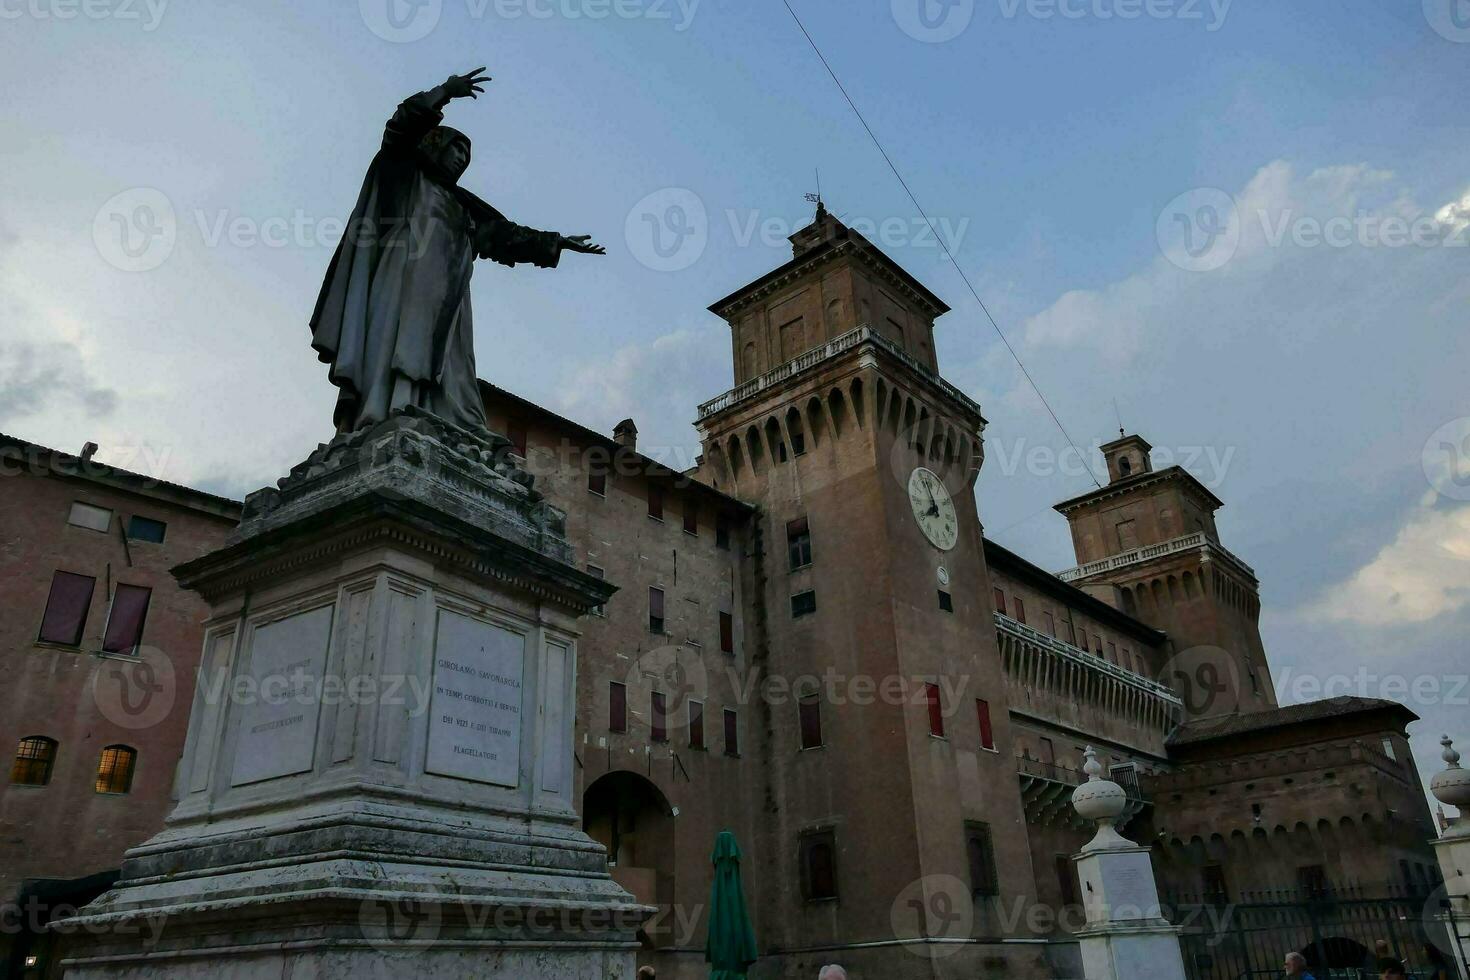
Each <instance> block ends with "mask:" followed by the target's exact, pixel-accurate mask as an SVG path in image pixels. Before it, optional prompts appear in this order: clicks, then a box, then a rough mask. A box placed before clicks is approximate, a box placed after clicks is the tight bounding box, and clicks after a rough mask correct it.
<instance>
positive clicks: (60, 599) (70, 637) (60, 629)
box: [40, 572, 97, 646]
mask: <svg viewBox="0 0 1470 980" xmlns="http://www.w3.org/2000/svg"><path fill="white" fill-rule="evenodd" d="M96 584H97V580H96V579H95V578H92V577H91V576H89V575H74V574H72V573H71V572H57V573H56V574H55V575H53V576H52V578H51V594H50V596H48V597H47V599H46V613H45V615H44V616H42V618H41V636H40V639H41V642H43V643H64V644H66V645H67V646H76V645H77V644H79V643H81V642H82V628H83V627H85V626H86V625H87V608H88V607H89V606H91V605H92V589H93V587H94V586H95V585H96Z"/></svg>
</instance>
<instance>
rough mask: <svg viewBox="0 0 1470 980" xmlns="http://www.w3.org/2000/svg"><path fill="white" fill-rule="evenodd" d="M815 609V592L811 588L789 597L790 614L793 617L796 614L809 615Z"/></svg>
mask: <svg viewBox="0 0 1470 980" xmlns="http://www.w3.org/2000/svg"><path fill="white" fill-rule="evenodd" d="M816 611H817V594H816V592H814V591H812V590H811V589H808V590H807V591H805V592H798V593H796V595H794V596H792V597H791V616H792V618H793V619H794V618H796V617H798V616H810V615H811V614H812V613H814V612H816Z"/></svg>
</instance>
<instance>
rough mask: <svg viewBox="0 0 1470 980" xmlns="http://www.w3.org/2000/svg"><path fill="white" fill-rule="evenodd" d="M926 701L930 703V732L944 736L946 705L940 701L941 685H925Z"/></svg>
mask: <svg viewBox="0 0 1470 980" xmlns="http://www.w3.org/2000/svg"><path fill="white" fill-rule="evenodd" d="M924 701H925V702H926V703H927V704H928V705H929V734H930V735H938V736H939V737H940V738H943V737H944V706H943V705H942V704H940V703H939V685H938V684H925V685H924Z"/></svg>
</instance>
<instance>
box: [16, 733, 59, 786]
mask: <svg viewBox="0 0 1470 980" xmlns="http://www.w3.org/2000/svg"><path fill="white" fill-rule="evenodd" d="M55 764H56V739H54V738H47V737H46V736H44V735H28V736H26V737H25V738H23V739H21V740H20V745H19V746H18V747H17V748H16V750H15V762H14V763H13V764H12V765H11V767H10V781H11V782H12V783H20V784H21V785H22V786H45V785H46V784H47V783H49V782H51V768H52V766H54V765H55Z"/></svg>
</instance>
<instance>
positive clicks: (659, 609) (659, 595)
mask: <svg viewBox="0 0 1470 980" xmlns="http://www.w3.org/2000/svg"><path fill="white" fill-rule="evenodd" d="M663 631H664V590H663V589H655V588H653V587H652V586H650V587H649V589H648V632H650V633H662V632H663Z"/></svg>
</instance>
